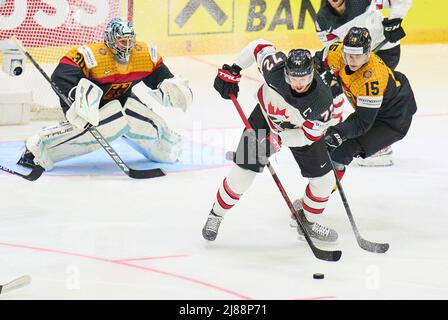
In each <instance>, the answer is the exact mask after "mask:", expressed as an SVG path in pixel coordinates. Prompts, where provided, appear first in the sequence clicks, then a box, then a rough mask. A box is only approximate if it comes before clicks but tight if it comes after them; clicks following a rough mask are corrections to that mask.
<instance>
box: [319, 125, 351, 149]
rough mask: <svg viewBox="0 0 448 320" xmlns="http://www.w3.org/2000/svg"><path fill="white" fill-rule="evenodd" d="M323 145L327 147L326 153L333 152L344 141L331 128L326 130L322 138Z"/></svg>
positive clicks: (341, 136) (337, 132) (340, 135)
mask: <svg viewBox="0 0 448 320" xmlns="http://www.w3.org/2000/svg"><path fill="white" fill-rule="evenodd" d="M324 140H325V144H326V145H327V148H328V151H330V152H331V151H333V150H334V149H336V148H337V147H339V146H340V145H341V144H342V143H343V142H344V141H345V140H346V139H345V138H344V136H343V135H342V134H340V133H339V131H337V130H336V129H334V128H333V127H330V128H328V130H327V132H326V133H325V136H324Z"/></svg>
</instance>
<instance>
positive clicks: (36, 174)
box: [22, 166, 45, 181]
mask: <svg viewBox="0 0 448 320" xmlns="http://www.w3.org/2000/svg"><path fill="white" fill-rule="evenodd" d="M44 171H45V169H44V168H42V167H41V166H35V167H34V168H33V170H31V173H30V174H29V175H23V176H22V177H23V178H25V179H26V180H29V181H36V180H37V179H39V178H40V176H41V175H42V173H44Z"/></svg>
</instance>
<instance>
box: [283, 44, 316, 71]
mask: <svg viewBox="0 0 448 320" xmlns="http://www.w3.org/2000/svg"><path fill="white" fill-rule="evenodd" d="M313 71H314V67H313V56H312V55H311V52H310V51H309V50H306V49H294V50H291V51H289V54H288V59H287V60H286V66H285V73H286V75H287V76H290V77H303V76H306V75H309V74H311V73H313Z"/></svg>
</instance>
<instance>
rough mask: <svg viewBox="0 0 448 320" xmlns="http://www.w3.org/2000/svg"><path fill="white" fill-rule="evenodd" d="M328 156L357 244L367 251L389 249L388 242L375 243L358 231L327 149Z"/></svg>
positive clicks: (378, 251) (379, 251)
mask: <svg viewBox="0 0 448 320" xmlns="http://www.w3.org/2000/svg"><path fill="white" fill-rule="evenodd" d="M327 155H328V158H329V159H330V163H331V168H332V169H333V173H334V177H335V179H336V185H337V186H338V190H339V194H340V195H341V199H342V203H343V204H344V207H345V211H346V212H347V216H348V219H349V220H350V224H351V225H352V229H353V231H354V232H355V236H356V241H357V242H358V244H359V246H360V247H361V248H362V249H364V250H366V251H369V252H376V253H385V252H386V251H387V250H389V244H388V243H376V242H371V241H368V240H366V239H364V238H363V237H362V236H361V234H360V233H359V230H358V227H357V226H356V223H355V219H354V218H353V214H352V211H351V210H350V206H349V205H348V201H347V198H346V197H345V193H344V189H342V184H341V181H340V180H339V178H338V175H337V173H336V167H335V166H334V163H333V160H331V156H330V152H329V151H328V150H327Z"/></svg>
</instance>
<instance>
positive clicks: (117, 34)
mask: <svg viewBox="0 0 448 320" xmlns="http://www.w3.org/2000/svg"><path fill="white" fill-rule="evenodd" d="M51 78H52V81H53V82H54V83H55V84H56V85H57V87H58V88H59V89H60V91H61V92H62V93H63V94H65V96H66V97H68V98H69V99H71V100H72V101H73V103H72V104H71V105H67V104H66V103H65V102H64V101H63V100H61V107H62V109H63V111H64V114H65V116H66V119H67V121H65V122H62V123H60V124H58V125H54V126H50V127H46V128H43V129H42V130H41V131H40V132H38V133H37V134H35V135H33V136H32V137H30V138H28V139H27V141H26V150H25V152H24V154H23V155H22V157H21V159H20V160H19V162H18V163H19V164H20V165H23V166H28V167H32V166H34V165H36V164H37V165H40V166H41V167H43V168H44V169H45V170H51V169H53V167H54V164H55V163H56V162H59V161H62V160H65V159H69V158H73V157H76V156H79V155H82V154H86V153H89V152H92V151H95V150H97V149H99V148H100V145H99V144H98V143H97V141H96V139H95V138H94V137H93V136H92V135H91V134H90V132H89V131H88V130H87V127H88V126H90V125H96V126H97V127H98V131H100V133H101V134H102V135H103V136H104V137H105V138H106V139H107V140H108V141H113V140H115V139H117V138H119V137H123V138H124V139H125V141H126V142H128V143H129V145H130V146H131V147H133V148H134V149H136V150H137V151H138V152H140V153H141V154H142V155H144V156H145V157H146V158H147V159H148V160H151V161H156V162H169V163H171V162H176V161H177V160H178V159H179V156H180V154H181V150H182V138H181V136H180V135H178V134H177V133H175V132H174V131H172V130H171V129H170V128H169V127H168V126H167V124H166V122H165V120H164V119H162V118H161V117H160V116H159V115H157V114H156V113H155V112H154V111H153V110H152V109H151V108H150V107H148V106H146V105H144V104H143V103H142V102H140V101H139V99H138V98H137V97H136V96H135V95H134V94H133V93H132V87H133V86H134V85H136V84H138V83H139V82H143V83H144V84H145V85H146V86H148V87H149V88H151V89H153V90H154V91H155V92H157V93H158V94H157V95H156V96H157V97H159V98H160V102H161V103H163V104H164V105H165V106H170V107H177V108H181V109H182V110H184V111H185V110H186V109H187V108H188V106H189V105H190V104H191V102H192V93H191V90H190V88H189V87H188V84H187V83H186V81H184V80H183V79H180V78H178V77H175V76H174V75H173V74H172V73H171V72H170V70H169V69H168V67H167V66H166V65H165V64H164V62H163V59H162V57H161V56H160V55H159V53H158V52H157V49H156V48H155V47H154V46H152V45H149V44H147V43H146V42H140V41H136V35H135V31H134V28H133V26H132V24H131V23H130V22H128V21H126V20H122V19H120V18H115V19H113V20H112V21H111V22H110V23H109V24H108V25H107V28H106V30H105V32H104V42H101V43H90V44H86V45H83V46H80V47H77V48H73V49H72V50H70V51H69V52H68V53H67V54H66V55H65V56H64V57H63V58H62V59H61V60H60V63H59V64H58V66H57V67H56V69H55V71H54V72H53V74H52V77H51ZM81 80H82V81H81ZM83 83H91V84H93V85H95V86H96V87H97V88H98V90H99V92H101V95H99V97H98V99H96V101H97V105H96V108H97V109H98V108H99V110H97V112H96V115H97V117H96V119H92V120H90V121H87V120H89V119H88V118H86V116H85V115H83V114H81V113H80V111H79V109H78V108H77V107H76V106H77V104H78V105H79V101H78V100H80V99H81V100H82V99H85V98H86V96H85V95H86V94H88V92H87V93H85V92H83V90H84V89H85V88H84V87H83V85H82V84H83ZM93 114H95V112H93Z"/></svg>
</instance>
